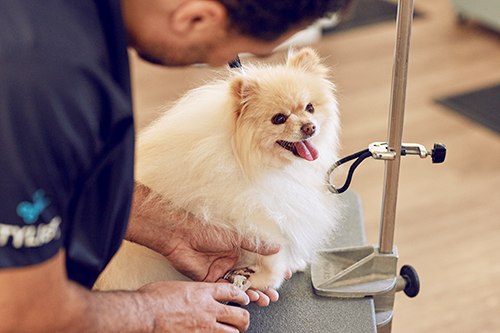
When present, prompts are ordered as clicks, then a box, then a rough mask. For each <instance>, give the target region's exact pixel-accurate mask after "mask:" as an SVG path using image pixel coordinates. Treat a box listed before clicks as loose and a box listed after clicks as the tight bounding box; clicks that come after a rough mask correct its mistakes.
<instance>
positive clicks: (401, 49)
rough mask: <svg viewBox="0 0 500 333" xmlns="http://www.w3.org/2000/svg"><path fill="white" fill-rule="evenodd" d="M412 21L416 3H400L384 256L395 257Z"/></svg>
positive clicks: (386, 179) (406, 0)
mask: <svg viewBox="0 0 500 333" xmlns="http://www.w3.org/2000/svg"><path fill="white" fill-rule="evenodd" d="M412 19H413V0H399V1H398V14H397V22H396V25H397V33H396V46H395V51H394V67H393V71H392V88H391V104H390V114H389V130H388V144H389V149H390V150H391V151H394V152H395V158H394V159H393V160H388V161H386V162H385V176H384V195H383V201H382V222H381V227H380V243H379V245H380V246H379V248H380V252H381V253H384V254H390V253H392V251H393V244H394V228H395V221H396V204H397V195H398V184H399V169H400V162H401V144H402V138H403V123H404V111H405V101H406V82H407V74H408V57H409V50H410V35H411V24H412Z"/></svg>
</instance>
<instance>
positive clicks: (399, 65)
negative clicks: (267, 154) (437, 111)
mask: <svg viewBox="0 0 500 333" xmlns="http://www.w3.org/2000/svg"><path fill="white" fill-rule="evenodd" d="M412 18H413V0H399V1H398V13H397V20H396V45H395V52H394V66H393V72H392V89H391V104H390V110H389V126H388V127H389V129H388V140H387V142H374V143H372V144H370V145H369V147H368V148H367V149H365V150H362V151H360V152H358V153H355V154H352V155H350V156H348V157H346V158H343V159H341V160H339V161H338V162H337V163H335V164H334V165H333V166H332V167H331V168H330V170H328V172H327V175H326V178H327V183H328V188H329V190H330V191H332V192H334V193H342V192H344V191H345V190H347V188H348V187H349V184H350V182H351V179H352V176H353V173H354V170H355V169H356V167H357V166H358V165H359V164H360V163H361V162H362V161H363V160H365V159H367V158H368V157H372V158H373V159H376V160H382V161H384V163H385V175H384V193H383V200H382V214H381V215H382V220H381V227H380V240H379V245H378V246H370V245H368V246H361V247H350V248H341V249H328V250H323V251H320V252H319V253H318V255H317V260H316V261H315V262H314V263H313V265H312V267H311V279H312V284H313V288H314V291H315V293H316V294H318V295H321V296H327V297H337V298H364V297H372V298H373V301H374V304H375V317H376V321H377V331H378V333H388V332H391V326H392V316H393V308H394V299H395V293H396V292H397V291H401V290H404V292H405V294H406V295H407V296H409V297H415V296H416V295H417V294H418V292H419V288H420V284H419V279H418V275H417V273H416V271H415V270H414V269H413V268H412V267H411V266H408V265H405V266H403V267H402V268H401V270H400V272H399V274H398V273H397V261H398V251H397V248H396V247H395V246H394V244H393V241H394V226H395V218H396V202H397V192H398V182H399V168H400V160H401V156H405V155H419V156H420V157H421V158H425V157H428V156H432V161H433V163H441V162H443V161H444V159H445V155H446V147H445V146H444V145H442V144H435V145H434V149H432V150H428V149H426V148H425V147H424V146H422V145H420V144H403V143H402V136H403V122H404V109H405V99H406V82H407V71H408V56H409V47H410V35H411V23H412ZM352 160H355V161H354V162H353V164H352V165H351V167H350V169H349V173H348V176H347V180H346V182H345V184H344V185H343V186H342V187H340V188H339V189H337V188H336V187H335V186H334V185H332V184H331V181H330V178H331V174H332V172H333V171H334V170H335V169H336V168H337V167H338V166H339V165H341V164H344V163H346V162H349V161H352Z"/></svg>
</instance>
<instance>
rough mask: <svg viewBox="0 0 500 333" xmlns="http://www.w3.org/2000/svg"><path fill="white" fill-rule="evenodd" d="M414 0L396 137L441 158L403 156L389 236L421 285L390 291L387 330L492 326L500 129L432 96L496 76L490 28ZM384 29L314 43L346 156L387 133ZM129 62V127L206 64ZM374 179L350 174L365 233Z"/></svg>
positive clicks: (389, 38) (378, 187) (498, 313)
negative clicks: (333, 95)
mask: <svg viewBox="0 0 500 333" xmlns="http://www.w3.org/2000/svg"><path fill="white" fill-rule="evenodd" d="M416 9H417V10H418V11H420V12H421V13H423V17H421V18H419V19H416V20H415V21H414V24H413V33H412V45H411V52H410V67H409V82H408V94H407V108H406V115H405V129H404V141H405V142H416V143H421V144H424V145H425V146H427V147H432V144H433V143H434V142H443V143H445V144H446V145H447V147H448V156H447V161H446V163H445V164H440V165H439V164H438V165H433V164H431V162H430V160H429V159H425V160H421V159H420V158H418V157H415V156H408V157H405V158H404V159H403V162H402V166H401V177H400V192H399V200H398V210H397V224H396V234H395V242H396V245H397V246H398V250H399V254H400V259H399V265H400V266H401V265H403V264H411V265H413V266H414V267H415V268H416V269H417V270H418V272H419V275H420V279H421V284H422V289H421V293H420V295H419V296H418V297H417V298H414V299H408V298H406V296H404V295H403V294H402V293H400V294H398V295H397V297H396V306H395V313H394V324H393V332H398V333H412V332H419V333H421V332H444V333H447V332H453V333H457V332H464V333H469V332H481V333H483V332H492V333H493V332H500V136H499V135H498V134H496V133H494V132H492V131H490V130H488V129H486V128H484V127H482V126H480V125H477V124H475V123H472V122H470V121H468V120H467V119H465V118H463V117H462V116H459V115H457V114H454V113H452V112H450V111H448V110H447V109H446V108H444V107H442V106H440V105H438V104H436V103H435V102H434V100H435V99H436V98H438V97H443V96H447V95H450V94H455V93H460V92H465V91H468V90H472V89H475V88H480V87H483V86H487V85H490V84H493V83H498V82H500V37H499V35H497V34H494V33H492V32H491V31H488V30H485V29H482V28H480V27H478V26H475V25H473V24H466V25H464V26H460V25H457V24H456V22H455V16H454V13H453V11H452V8H451V6H450V4H449V1H445V0H439V1H434V0H420V1H417V2H416ZM394 32H395V29H394V24H393V23H390V22H389V23H382V24H377V25H372V26H369V27H365V28H359V29H353V30H350V31H346V32H342V33H337V34H333V35H329V36H327V37H325V38H323V39H322V41H321V42H320V43H318V44H316V45H313V46H314V47H316V48H317V49H318V50H319V52H320V54H321V55H322V56H323V57H325V58H327V63H328V64H329V65H330V66H332V67H333V75H332V77H333V80H334V81H335V82H336V84H337V87H338V96H339V101H340V106H341V112H342V128H343V134H342V147H343V154H344V155H347V154H350V153H352V152H355V151H358V150H361V149H363V148H365V147H367V145H368V144H369V143H370V142H373V141H385V140H386V131H387V116H388V109H389V95H390V81H391V71H392V55H393V47H394ZM283 57H284V55H283V53H279V54H277V55H276V56H273V57H272V58H271V60H270V61H273V60H274V59H279V60H281V59H283ZM244 61H251V60H250V59H245V60H244ZM132 65H133V76H134V93H135V97H136V102H135V103H136V107H137V110H138V111H137V118H136V121H137V126H138V128H141V127H143V126H144V125H145V124H147V123H148V122H149V121H151V120H152V119H153V118H154V117H155V116H156V115H157V114H158V107H159V106H161V105H164V104H166V103H168V102H169V101H172V100H173V99H175V98H177V97H178V96H179V95H180V94H181V93H182V92H184V91H185V90H186V89H187V88H190V87H194V86H197V85H199V84H200V83H202V82H203V81H204V80H206V79H208V78H209V77H210V76H211V75H212V72H211V70H207V69H204V68H189V69H163V68H159V67H155V66H151V65H147V64H145V63H143V62H141V61H138V60H136V59H134V61H133V63H132ZM498 98H500V96H498ZM498 112H500V110H498ZM382 179H383V162H380V161H375V160H367V161H366V162H364V163H363V164H362V165H361V167H360V168H359V170H358V171H357V174H356V176H355V178H354V181H353V184H352V188H353V189H354V190H355V191H356V192H357V193H359V194H360V196H361V199H362V201H363V208H364V215H365V224H366V229H367V235H368V239H369V242H370V243H373V244H376V243H378V233H379V230H378V229H379V217H380V204H381V197H382Z"/></svg>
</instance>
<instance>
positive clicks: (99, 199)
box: [0, 0, 347, 333]
mask: <svg viewBox="0 0 500 333" xmlns="http://www.w3.org/2000/svg"><path fill="white" fill-rule="evenodd" d="M345 2H347V0H346V1H341V0H330V1H326V0H325V1H319V0H288V1H269V0H255V1H252V0H241V1H239V0H121V1H119V0H43V1H41V0H0V332H36V333H39V332H121V333H124V332H238V331H245V330H246V329H247V328H248V325H249V314H248V312H247V311H246V310H244V309H242V308H239V307H233V306H228V305H224V304H223V302H236V303H239V304H247V303H249V302H250V301H254V302H256V303H257V304H259V305H264V306H265V305H267V304H268V303H269V301H275V300H276V299H277V297H278V295H277V293H276V291H274V290H269V291H267V292H265V293H262V292H255V291H249V292H248V294H245V293H244V292H241V291H239V290H238V289H236V288H235V287H233V286H232V285H230V284H227V283H213V282H214V281H217V280H218V279H219V278H220V277H221V276H222V275H223V274H224V272H225V271H227V270H229V269H230V268H231V267H232V265H233V264H234V263H235V262H236V260H237V258H238V251H239V250H240V248H245V249H249V250H252V251H256V252H259V253H261V254H264V255H269V254H273V253H276V252H277V251H278V250H279V249H278V248H276V246H272V245H270V246H268V247H260V248H256V247H255V246H254V245H253V244H252V241H251V240H245V241H242V242H239V241H237V240H236V239H235V238H234V237H232V236H231V235H226V239H225V240H222V241H221V240H219V238H217V237H214V235H215V234H217V233H218V231H217V230H206V229H203V235H204V237H193V235H192V234H191V233H188V232H185V231H184V230H183V229H182V228H179V229H176V230H164V229H162V226H163V225H165V224H164V223H161V221H162V219H167V218H171V219H175V218H176V217H177V216H185V213H184V212H177V211H175V209H173V208H171V207H165V206H163V207H149V206H148V204H147V201H145V200H144V198H146V197H147V196H149V195H152V194H151V193H150V191H149V189H147V188H145V187H144V186H141V185H139V184H134V179H133V164H134V127H133V117H132V102H131V89H130V75H129V63H128V57H127V47H131V48H132V49H135V51H136V52H137V53H138V54H139V55H140V56H141V57H143V58H144V59H146V60H149V61H151V62H154V63H157V64H161V65H167V66H179V65H189V64H194V63H208V64H210V65H214V66H220V65H224V64H226V63H227V62H228V61H230V60H231V59H233V58H235V56H236V55H237V54H238V53H240V52H251V53H254V54H258V55H265V54H268V53H270V52H271V51H272V50H273V48H275V47H276V46H277V45H278V44H280V43H281V42H282V41H284V40H285V39H286V38H287V37H289V36H290V35H291V34H292V33H294V32H296V31H298V30H300V29H302V28H304V27H306V26H307V25H308V24H309V23H311V22H312V21H313V20H315V19H316V18H318V17H320V16H322V15H323V14H325V13H326V12H330V11H336V10H338V9H339V8H341V7H343V6H344V3H345ZM133 194H134V196H133ZM133 198H134V199H133ZM132 199H133V200H132ZM187 223H192V224H194V225H196V224H197V221H196V220H195V219H194V218H193V217H190V220H189V221H188V222H187ZM195 234H197V235H198V236H199V235H200V234H202V233H201V231H200V233H195ZM124 237H125V238H128V239H130V240H132V241H135V242H138V243H141V244H143V245H145V246H148V247H150V248H152V249H154V250H156V251H157V252H160V253H162V254H164V255H165V256H166V257H167V258H168V259H170V260H171V261H172V262H173V263H174V265H176V267H177V268H178V269H179V270H180V271H182V272H184V273H185V274H188V275H189V276H191V277H193V278H194V279H196V280H198V281H205V282H159V283H153V284H149V285H147V286H144V287H143V288H141V289H139V290H137V291H132V292H128V291H127V292H126V291H113V292H97V291H91V287H92V285H93V283H94V282H95V280H96V278H97V276H98V275H99V273H100V272H101V271H102V270H103V269H104V267H105V266H106V264H107V263H108V262H109V260H110V259H111V257H112V256H113V254H114V253H115V252H116V250H117V249H118V247H119V246H120V243H121V241H122V239H123V238H124Z"/></svg>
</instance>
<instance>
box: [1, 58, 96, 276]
mask: <svg viewBox="0 0 500 333" xmlns="http://www.w3.org/2000/svg"><path fill="white" fill-rule="evenodd" d="M23 57H26V58H23ZM35 63H36V64H37V65H36V66H35V65H34V64H35ZM68 71H70V72H69V73H68ZM71 71H72V68H71V67H70V66H65V65H63V64H55V63H47V64H43V63H40V62H36V61H33V59H30V58H29V57H28V56H27V55H24V56H20V57H19V58H18V59H15V60H12V59H10V60H9V61H5V60H2V59H1V58H0V268H1V267H18V266H26V265H32V264H36V263H40V262H42V261H45V260H47V259H49V258H51V257H52V256H54V255H55V254H56V253H57V252H58V251H59V250H60V249H61V248H62V247H63V246H64V234H65V231H66V230H67V229H68V228H69V227H70V226H69V225H68V221H67V219H68V211H67V210H68V205H69V200H70V198H71V196H72V193H71V191H72V184H74V183H75V182H76V181H78V177H79V175H81V174H82V173H83V172H84V170H85V168H86V166H88V165H89V164H90V163H91V156H92V150H93V149H94V148H95V149H98V147H94V148H92V145H91V144H89V142H90V143H92V142H93V140H92V138H93V137H94V135H95V133H91V130H89V128H90V127H89V126H87V125H86V124H88V119H85V115H84V114H82V112H80V111H81V110H80V108H81V106H80V105H81V99H82V98H83V99H85V98H86V95H85V94H86V91H88V90H89V88H88V84H83V83H82V82H80V81H78V80H75V81H73V82H70V81H68V79H67V78H68V77H73V78H75V77H78V75H72V74H77V73H71ZM80 76H81V75H80ZM49 82H50V84H49ZM89 98H90V99H92V97H89Z"/></svg>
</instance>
